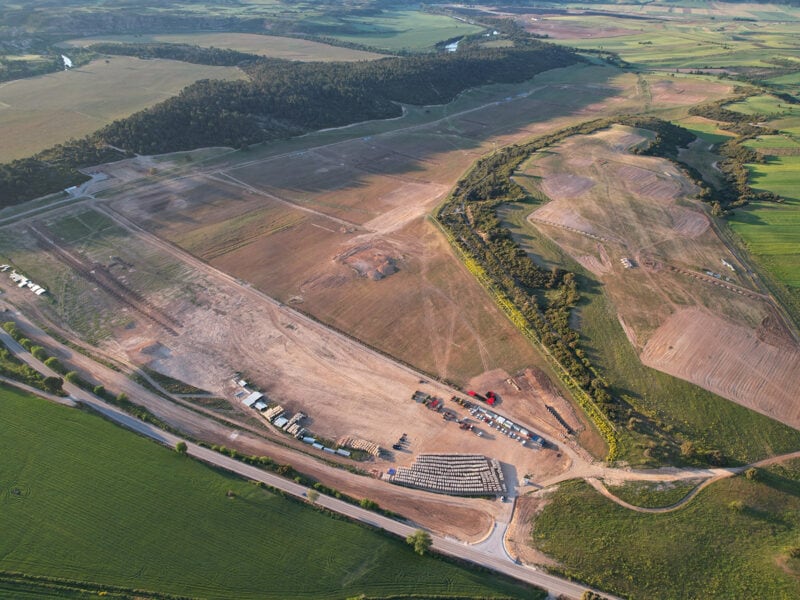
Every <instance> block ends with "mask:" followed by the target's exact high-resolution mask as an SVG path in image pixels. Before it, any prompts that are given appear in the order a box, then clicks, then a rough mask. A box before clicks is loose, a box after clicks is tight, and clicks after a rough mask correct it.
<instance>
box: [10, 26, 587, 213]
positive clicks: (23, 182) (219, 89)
mask: <svg viewBox="0 0 800 600" xmlns="http://www.w3.org/2000/svg"><path fill="white" fill-rule="evenodd" d="M169 46H171V45H169V44H159V45H147V47H141V46H140V45H135V44H134V45H128V44H126V45H120V46H119V48H115V49H114V50H116V51H118V52H120V53H132V54H134V55H139V54H140V53H146V52H158V53H159V54H160V55H164V56H166V55H169V54H170V53H172V56H171V57H176V56H179V55H180V56H184V57H191V58H194V59H196V60H198V61H205V60H209V61H211V60H226V58H225V57H228V58H230V59H231V60H238V59H239V58H241V57H242V56H243V57H246V59H245V62H244V63H241V66H242V68H243V69H244V70H245V72H246V73H247V74H248V75H249V80H247V81H217V80H203V81H199V82H196V83H195V84H193V85H190V86H189V87H187V88H185V89H184V90H183V91H182V92H181V93H180V94H179V95H177V96H175V97H173V98H170V99H168V100H166V101H164V102H162V103H160V104H157V105H156V106H153V107H151V108H149V109H146V110H144V111H141V112H139V113H136V114H134V115H131V116H130V117H128V118H125V119H122V120H119V121H115V122H114V123H111V124H110V125H108V126H106V127H105V128H103V129H101V130H100V131H98V132H97V133H95V134H93V135H92V136H89V137H88V138H86V139H84V140H80V141H77V142H70V143H67V144H63V145H61V146H58V147H56V148H53V149H50V150H48V151H47V152H45V153H42V154H40V155H37V156H36V157H33V158H31V159H25V160H19V161H14V162H13V163H10V164H7V165H2V166H0V198H2V201H1V203H2V205H3V206H7V205H10V204H15V203H18V202H21V201H24V200H27V199H30V198H34V197H37V196H39V195H41V194H43V193H47V192H53V191H57V190H58V189H61V188H64V187H67V186H68V185H73V184H74V183H76V182H78V181H80V180H81V176H80V175H79V174H78V173H76V172H75V171H74V170H73V169H75V168H80V167H84V166H88V165H92V164H97V163H98V162H101V161H100V160H98V152H100V151H101V150H99V149H102V148H103V147H104V146H106V145H111V146H115V147H117V148H123V149H124V150H126V151H128V152H134V153H139V154H157V153H165V152H173V151H177V150H188V149H193V148H199V147H204V146H231V147H236V148H239V147H244V146H247V145H249V144H254V143H259V142H264V141H267V140H270V139H276V138H281V137H289V136H292V135H298V134H301V133H304V132H307V131H311V130H315V129H321V128H325V127H336V126H340V125H347V124H349V123H354V122H358V121H364V120H368V119H384V118H389V117H395V116H399V115H400V114H401V113H402V109H401V107H400V105H399V103H408V104H419V105H425V104H441V103H445V102H449V101H450V100H452V99H453V98H455V97H456V96H457V95H458V94H459V93H461V92H462V91H464V90H466V89H468V88H471V87H475V86H479V85H486V84H490V83H497V82H504V83H508V82H519V81H524V80H526V79H530V78H531V77H533V76H534V75H536V74H537V73H541V72H542V71H546V70H549V69H553V68H557V67H564V66H568V65H570V64H573V63H575V62H577V61H579V60H581V59H580V58H579V57H578V56H577V55H576V54H574V53H572V52H569V51H567V50H564V49H562V48H559V47H557V46H553V45H550V44H544V43H541V42H538V41H535V40H526V41H525V42H524V43H519V44H518V45H516V46H514V47H509V48H491V49H487V48H469V49H466V50H464V51H460V52H454V53H439V54H424V55H415V56H409V57H391V58H386V59H381V60H376V61H365V62H356V63H302V62H293V61H287V60H280V59H267V58H258V59H257V60H253V59H251V55H247V54H245V55H240V54H239V53H234V54H228V51H217V50H215V49H201V48H195V47H192V46H184V45H175V47H169ZM106 49H107V50H108V48H107V47H106Z"/></svg>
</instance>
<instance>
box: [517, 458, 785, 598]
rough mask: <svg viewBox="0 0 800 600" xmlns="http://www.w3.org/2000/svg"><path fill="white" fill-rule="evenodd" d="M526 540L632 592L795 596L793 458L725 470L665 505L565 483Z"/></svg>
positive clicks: (602, 583)
mask: <svg viewBox="0 0 800 600" xmlns="http://www.w3.org/2000/svg"><path fill="white" fill-rule="evenodd" d="M532 542H533V544H534V545H535V546H536V547H537V548H539V549H540V550H542V551H544V552H546V553H547V554H549V555H550V556H552V557H553V558H555V559H556V560H557V561H559V563H560V564H561V565H562V566H561V567H559V568H558V571H561V572H564V573H567V574H569V575H571V576H574V577H577V578H579V579H581V580H584V581H588V582H589V583H591V584H594V585H596V586H598V587H600V588H601V589H605V590H608V591H612V592H614V593H617V594H621V595H624V596H628V597H631V598H659V599H660V600H670V599H678V598H705V599H712V598H719V599H725V600H728V599H730V598H770V599H772V600H781V599H784V600H789V599H793V598H798V597H800V560H798V558H794V557H792V555H791V553H790V549H792V548H794V549H797V550H798V551H800V465H798V463H797V462H795V463H794V464H792V465H791V466H788V467H772V468H770V469H769V470H759V471H758V474H757V476H756V479H755V480H748V479H746V478H745V477H741V476H739V477H733V478H730V479H724V480H722V481H719V482H717V483H714V484H712V485H711V486H709V487H708V488H706V489H705V490H703V491H702V492H700V493H699V494H698V495H697V497H695V498H694V499H692V500H691V501H690V502H689V503H688V504H686V505H685V506H684V507H683V508H680V509H679V510H676V511H673V512H669V513H664V514H643V513H636V512H633V511H631V510H628V509H626V508H623V507H621V506H619V505H618V504H615V503H613V502H611V501H610V500H608V499H606V498H604V497H603V496H601V495H600V494H599V493H598V492H597V491H595V490H594V489H593V488H591V487H590V486H589V485H588V484H586V483H583V482H578V481H571V482H567V483H565V484H562V485H561V486H560V488H559V489H558V491H556V492H555V493H554V494H553V495H551V496H550V497H549V503H548V504H547V505H546V506H545V508H544V510H543V512H542V513H541V514H540V515H539V516H538V517H536V519H535V522H534V526H533V540H532Z"/></svg>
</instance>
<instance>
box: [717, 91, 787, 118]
mask: <svg viewBox="0 0 800 600" xmlns="http://www.w3.org/2000/svg"><path fill="white" fill-rule="evenodd" d="M725 108H728V109H730V110H733V111H736V112H740V113H743V114H745V115H755V114H758V115H765V116H771V117H797V116H800V105H797V104H787V103H786V101H785V100H781V99H780V98H776V97H775V96H770V95H769V94H762V95H760V96H750V97H748V98H746V99H745V100H742V101H741V102H735V103H733V104H728V105H727V106H726V107H725Z"/></svg>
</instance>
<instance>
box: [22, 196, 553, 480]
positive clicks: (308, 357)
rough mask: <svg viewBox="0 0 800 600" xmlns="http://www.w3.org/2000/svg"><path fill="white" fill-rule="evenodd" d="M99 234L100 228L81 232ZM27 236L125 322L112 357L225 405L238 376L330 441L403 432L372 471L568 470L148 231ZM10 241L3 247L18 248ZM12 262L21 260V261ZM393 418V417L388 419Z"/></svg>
mask: <svg viewBox="0 0 800 600" xmlns="http://www.w3.org/2000/svg"><path fill="white" fill-rule="evenodd" d="M92 225H94V226H95V230H94V231H93V232H92V233H89V234H88V235H84V234H85V230H86V229H89V227H90V226H92ZM28 231H29V232H30V233H27V232H26V234H23V235H27V236H29V237H30V238H31V239H33V240H34V244H36V245H39V246H40V247H41V251H40V253H38V254H37V260H39V261H41V260H42V257H46V258H47V259H48V261H49V262H50V263H51V264H52V265H53V266H52V267H51V268H56V267H57V268H60V269H62V270H64V271H71V272H72V273H73V276H77V278H78V279H81V280H83V281H84V282H86V283H87V284H88V286H89V287H90V288H92V294H91V296H90V297H87V298H85V301H87V302H89V303H92V304H94V305H95V306H97V307H98V308H100V309H101V310H102V311H103V312H104V313H106V314H100V315H98V316H99V318H100V319H103V320H107V321H109V320H110V319H106V317H107V316H108V315H111V314H114V313H117V312H124V313H125V314H126V319H125V322H124V324H120V325H119V326H116V327H115V328H114V330H113V332H112V337H111V338H110V339H108V340H106V342H105V343H104V347H105V349H106V350H107V351H108V352H110V353H112V354H114V355H116V356H118V357H119V358H121V359H123V360H127V361H131V362H134V363H137V364H147V365H148V366H150V367H151V368H154V369H156V370H158V371H160V372H162V373H165V374H167V375H170V376H172V377H175V378H176V379H179V380H181V381H185V382H187V383H191V384H193V385H195V386H197V387H200V388H202V389H206V390H209V391H211V392H212V393H214V394H217V395H220V396H221V397H223V398H229V399H233V398H234V394H235V392H236V391H238V389H237V387H236V386H235V385H234V384H233V383H232V379H233V378H234V373H235V372H236V371H239V372H242V373H243V374H244V376H245V377H246V378H247V379H248V380H250V381H252V382H254V383H256V384H257V385H259V386H260V387H261V389H262V390H263V391H264V392H265V394H266V395H267V396H268V397H269V398H270V399H271V400H274V401H276V402H279V403H281V404H282V405H283V406H284V407H285V408H287V409H290V410H293V411H298V410H303V412H305V413H306V414H308V415H309V419H308V423H307V427H308V428H309V429H310V430H311V431H313V432H314V433H315V434H317V435H320V436H322V437H324V438H327V439H337V438H339V437H341V436H345V435H350V436H354V437H358V438H362V439H366V440H369V441H372V442H374V443H377V444H379V445H380V446H381V447H383V448H391V446H392V444H394V443H395V442H396V441H397V439H398V438H399V437H400V435H401V434H402V433H406V434H407V435H408V438H409V442H410V444H409V447H408V450H404V451H402V452H396V453H394V456H393V457H392V458H391V459H390V460H388V461H377V462H375V463H373V464H372V465H371V466H370V468H376V469H379V470H383V469H385V468H387V467H388V466H390V465H392V464H398V465H404V464H408V463H409V462H410V461H411V460H412V457H413V455H414V454H417V453H419V452H446V451H453V450H454V449H458V450H459V451H461V452H467V453H469V452H475V453H483V454H486V455H489V456H492V457H495V458H498V459H500V460H501V461H504V462H508V463H511V464H514V465H516V467H517V468H518V469H520V470H524V471H525V473H535V474H537V476H545V475H550V474H552V473H555V472H560V471H561V470H563V468H565V466H566V465H567V459H566V458H565V457H563V456H560V455H558V453H556V452H554V451H552V450H542V451H538V452H537V451H535V450H532V449H529V448H523V447H522V446H521V445H520V444H519V442H514V441H513V440H511V439H510V438H508V437H506V436H502V435H500V434H494V433H492V432H490V431H488V430H487V431H486V432H485V435H484V437H478V436H477V435H475V434H474V433H469V432H465V431H462V430H460V429H459V428H458V426H457V425H456V424H455V423H453V422H447V421H445V420H443V419H442V415H440V414H439V413H436V412H434V411H430V410H427V409H425V408H424V407H423V406H421V405H419V404H416V403H414V402H413V401H412V400H411V395H412V393H413V392H414V391H415V390H416V389H423V390H425V391H428V392H430V393H434V394H437V395H440V396H442V397H446V398H449V397H450V395H451V393H449V392H448V390H447V389H446V388H443V387H441V386H438V385H434V384H422V383H420V381H419V379H420V376H419V374H418V373H415V372H411V371H409V370H407V369H405V368H403V367H401V366H398V365H396V364H395V363H394V362H392V361H390V360H389V359H387V358H385V357H383V356H381V355H379V354H377V353H374V352H372V351H369V350H366V349H364V348H363V347H362V346H360V345H358V344H355V343H353V342H352V341H350V340H349V339H348V338H345V337H343V336H341V335H337V334H334V333H331V332H330V331H328V330H326V329H325V328H324V327H322V326H320V325H318V324H317V323H315V322H314V321H311V320H308V319H306V318H305V317H303V316H301V315H299V314H296V313H294V312H293V311H292V310H291V309H289V308H287V307H283V306H280V305H278V304H277V303H275V302H274V301H271V300H269V299H268V298H266V297H264V296H261V295H260V294H259V293H257V292H255V291H253V290H252V289H251V288H248V287H246V286H243V285H240V284H237V283H236V282H235V281H233V280H231V279H230V278H228V277H226V276H223V275H221V274H218V273H217V272H216V271H215V270H213V269H210V268H208V267H206V266H205V265H204V264H203V263H200V262H199V261H196V260H195V259H192V258H191V257H189V256H188V255H185V254H183V253H181V252H180V251H177V250H174V249H172V248H171V247H170V246H168V245H166V244H163V243H161V244H159V243H158V242H157V240H155V238H152V237H151V236H149V235H148V234H145V233H143V232H142V233H140V234H134V233H132V232H130V231H128V230H127V229H126V223H125V222H124V221H123V222H114V221H113V220H112V219H110V218H109V217H107V216H102V215H98V213H95V212H93V211H86V209H85V208H80V209H78V210H75V209H67V210H66V211H63V212H62V214H61V216H59V217H52V218H50V219H48V220H47V221H46V222H45V221H37V222H36V223H33V224H31V226H30V229H29V230H28ZM56 232H61V234H62V235H58V234H57V233H56ZM12 239H13V236H11V237H10V238H9V240H8V241H9V242H10V243H12V244H13V241H12ZM110 248H114V249H115V254H114V255H113V264H114V265H116V266H112V265H111V264H109V262H108V259H109V252H110V251H111V250H110ZM12 258H13V259H15V263H16V262H17V260H16V259H18V257H17V255H14V256H12ZM23 261H24V259H23ZM23 261H20V262H23ZM40 264H41V263H40ZM146 272H156V273H157V274H158V275H160V276H162V277H167V274H168V278H167V279H168V280H166V281H164V282H163V287H162V289H160V290H159V291H158V293H154V294H151V295H149V296H148V297H147V298H144V297H141V296H139V294H138V292H136V290H137V289H140V286H142V285H143V284H144V282H145V279H144V277H145V273H146ZM151 287H152V286H151ZM22 293H24V292H22ZM28 295H29V296H33V295H32V294H31V293H28ZM58 296H59V294H58V293H57V291H56V290H54V291H53V299H54V300H56V301H58ZM22 298H23V299H24V296H22ZM31 300H32V298H31ZM85 308H86V307H85V306H84V310H85ZM167 319H168V321H167ZM526 400H527V401H528V402H536V401H537V400H538V399H537V398H536V397H535V396H530V397H528V398H526ZM234 406H235V407H236V408H238V409H239V411H240V414H241V416H242V417H243V418H247V417H251V416H252V417H256V419H257V416H256V414H255V413H254V412H253V411H251V410H250V409H246V408H244V407H242V406H240V405H237V403H236V402H234ZM448 408H451V409H452V410H453V411H454V412H455V413H457V414H458V415H459V416H460V417H469V415H468V414H467V413H466V411H465V410H464V409H463V408H461V407H460V406H458V405H456V404H454V403H450V402H448ZM387 414H391V415H392V418H391V419H389V420H387V419H386V418H385V417H386V415H387Z"/></svg>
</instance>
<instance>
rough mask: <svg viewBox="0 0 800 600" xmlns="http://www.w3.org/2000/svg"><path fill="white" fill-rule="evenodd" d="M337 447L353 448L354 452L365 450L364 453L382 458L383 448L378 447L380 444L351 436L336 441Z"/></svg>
mask: <svg viewBox="0 0 800 600" xmlns="http://www.w3.org/2000/svg"><path fill="white" fill-rule="evenodd" d="M336 445H337V446H341V447H343V448H352V449H353V450H363V451H364V452H369V453H370V454H372V455H373V456H380V453H381V447H380V446H378V444H375V443H373V442H369V441H367V440H362V439H360V438H355V437H351V436H349V435H346V436H344V437H342V438H339V439H338V440H337V441H336Z"/></svg>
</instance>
